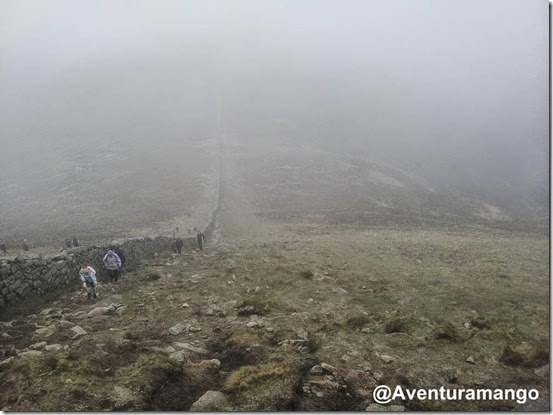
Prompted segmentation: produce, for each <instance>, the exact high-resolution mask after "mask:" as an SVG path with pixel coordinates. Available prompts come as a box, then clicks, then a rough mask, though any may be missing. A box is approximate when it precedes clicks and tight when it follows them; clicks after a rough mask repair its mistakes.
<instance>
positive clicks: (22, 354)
mask: <svg viewBox="0 0 553 415" xmlns="http://www.w3.org/2000/svg"><path fill="white" fill-rule="evenodd" d="M17 355H18V356H19V357H33V356H41V355H42V352H41V351H39V350H28V351H26V352H20V353H18V354H17Z"/></svg>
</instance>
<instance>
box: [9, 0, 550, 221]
mask: <svg viewBox="0 0 553 415" xmlns="http://www.w3.org/2000/svg"><path fill="white" fill-rule="evenodd" d="M0 42H1V43H0V48H1V49H0V50H1V52H0V53H1V58H2V67H1V72H0V90H1V91H2V93H1V97H0V146H1V151H0V154H1V155H0V160H1V163H2V170H3V174H2V176H3V178H2V180H3V181H4V186H12V185H14V184H15V185H17V186H19V187H21V188H22V189H25V188H28V189H32V188H33V186H32V183H33V180H34V178H36V177H37V175H39V176H40V175H48V174H53V173H52V172H53V170H54V168H55V166H58V165H59V164H60V163H61V162H63V161H67V160H71V159H72V158H73V157H74V154H73V153H72V150H71V151H70V150H69V149H74V148H76V147H77V148H78V147H81V148H83V149H86V151H89V152H91V153H93V152H94V151H95V148H104V147H105V146H106V145H111V144H114V145H115V144H116V145H117V146H119V147H118V148H132V150H127V154H128V155H129V157H136V158H137V160H139V159H140V158H141V157H142V158H147V156H148V154H149V153H150V151H151V150H152V149H160V148H161V149H166V150H167V151H168V152H171V149H173V148H174V146H175V143H179V142H181V141H183V140H184V141H190V140H191V141H200V142H204V141H205V142H206V143H211V144H213V143H214V142H215V140H216V139H217V138H218V136H219V135H221V134H223V135H224V136H225V139H226V140H227V141H228V142H231V143H240V144H242V145H245V146H250V147H251V148H256V149H258V151H259V154H260V157H262V155H263V154H265V153H267V152H271V151H273V150H274V149H275V148H277V147H278V146H283V145H286V146H293V147H303V148H311V149H314V150H316V149H324V150H325V151H330V152H336V153H337V154H338V153H340V154H341V153H344V154H354V155H357V156H361V155H362V156H364V157H368V158H370V159H375V160H385V161H387V162H389V163H392V164H394V165H396V166H398V167H401V168H403V169H405V170H408V171H414V172H416V173H417V174H419V175H421V176H423V177H425V178H427V179H430V180H432V181H433V182H434V184H435V185H437V186H442V187H443V188H447V189H449V190H451V189H454V190H455V191H458V192H460V193H463V194H467V195H471V196H474V197H478V198H481V199H483V200H484V201H488V202H490V203H497V204H500V205H501V206H502V207H503V208H508V207H509V205H510V204H512V203H519V202H520V200H524V204H525V205H526V206H528V207H529V208H530V209H531V210H532V211H534V210H536V209H538V210H539V211H545V209H546V207H547V200H548V152H549V147H548V146H549V144H548V106H549V104H548V4H547V2H546V1H527V0H509V1H486V2H481V1H463V2H452V1H451V2H449V1H447V2H446V1H441V0H426V1H425V0H417V1H394V2H390V1H384V0H381V1H355V0H348V1H320V0H319V1H314V0H301V1H284V0H282V1H277V0H270V1H269V0H267V1H253V0H252V1H243V0H238V1H232V2H221V1H214V0H212V1H209V0H208V1H168V0H164V1H157V2H151V1H130V0H120V1H115V2H113V1H80V2H73V1H66V0H47V1H39V0H36V1H28V0H23V1H15V0H14V1H11V0H8V1H3V2H2V3H1V4H0ZM136 143H140V144H139V145H135V144H136ZM211 144H210V145H211ZM213 148H215V146H213ZM186 157H187V155H186V154H182V160H186ZM31 170H32V172H33V174H25V172H29V171H31Z"/></svg>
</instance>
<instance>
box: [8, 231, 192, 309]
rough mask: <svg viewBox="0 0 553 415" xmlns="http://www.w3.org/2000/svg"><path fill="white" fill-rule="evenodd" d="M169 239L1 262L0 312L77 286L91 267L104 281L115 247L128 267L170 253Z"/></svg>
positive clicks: (24, 256)
mask: <svg viewBox="0 0 553 415" xmlns="http://www.w3.org/2000/svg"><path fill="white" fill-rule="evenodd" d="M172 242H173V239H172V238H168V237H165V236H158V237H156V238H140V239H132V240H128V241H125V242H121V243H113V244H110V245H106V246H87V247H78V248H72V249H69V250H66V251H62V252H61V253H60V254H58V255H52V256H44V257H43V256H40V255H37V254H28V255H20V256H17V257H5V258H2V259H0V310H1V309H2V308H5V307H6V306H8V305H11V304H16V303H18V302H21V301H23V300H24V299H26V298H29V297H32V296H36V295H41V294H43V293H45V292H48V291H52V290H55V289H56V288H60V287H63V286H66V285H68V284H77V283H78V281H79V280H78V278H79V270H80V268H81V267H82V266H83V265H90V266H92V267H93V268H94V269H95V270H96V271H97V276H98V278H99V279H100V280H101V279H103V278H105V271H104V269H103V264H102V258H103V257H104V255H105V254H106V252H107V250H108V248H109V247H118V248H120V249H121V250H122V251H123V253H124V254H125V258H126V262H127V264H129V265H132V264H133V263H136V262H137V261H139V260H141V259H146V258H151V257H153V256H154V254H155V253H156V252H167V251H171V244H172ZM195 247H196V241H195V238H190V239H187V240H185V248H195Z"/></svg>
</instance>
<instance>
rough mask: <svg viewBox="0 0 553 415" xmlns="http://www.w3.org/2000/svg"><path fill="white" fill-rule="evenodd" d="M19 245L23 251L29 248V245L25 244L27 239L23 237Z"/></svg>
mask: <svg viewBox="0 0 553 415" xmlns="http://www.w3.org/2000/svg"><path fill="white" fill-rule="evenodd" d="M21 247H22V248H23V250H24V251H28V250H29V245H27V240H26V239H23V244H22V245H21Z"/></svg>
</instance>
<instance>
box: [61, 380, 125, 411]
mask: <svg viewBox="0 0 553 415" xmlns="http://www.w3.org/2000/svg"><path fill="white" fill-rule="evenodd" d="M68 380H70V379H68ZM113 392H114V394H115V403H116V405H117V406H121V405H126V404H128V403H129V402H132V401H133V400H134V399H135V398H134V396H133V393H132V391H131V390H130V389H128V388H125V387H124V386H115V387H114V388H113Z"/></svg>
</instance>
